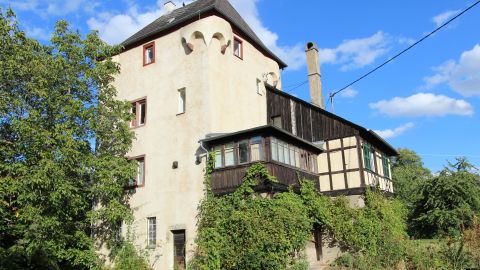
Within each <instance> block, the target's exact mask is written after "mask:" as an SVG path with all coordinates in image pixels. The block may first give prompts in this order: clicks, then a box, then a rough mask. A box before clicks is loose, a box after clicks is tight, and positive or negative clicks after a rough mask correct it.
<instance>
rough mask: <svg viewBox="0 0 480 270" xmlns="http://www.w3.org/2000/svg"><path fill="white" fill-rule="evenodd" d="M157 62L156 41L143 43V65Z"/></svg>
mask: <svg viewBox="0 0 480 270" xmlns="http://www.w3.org/2000/svg"><path fill="white" fill-rule="evenodd" d="M153 63H155V42H150V43H148V44H145V45H143V65H144V66H146V65H150V64H153Z"/></svg>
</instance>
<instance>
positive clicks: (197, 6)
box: [121, 0, 287, 68]
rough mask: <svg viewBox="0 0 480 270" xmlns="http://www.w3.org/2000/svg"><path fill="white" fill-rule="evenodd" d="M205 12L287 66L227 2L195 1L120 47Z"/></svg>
mask: <svg viewBox="0 0 480 270" xmlns="http://www.w3.org/2000/svg"><path fill="white" fill-rule="evenodd" d="M207 12H215V13H217V14H219V15H221V16H222V17H223V18H224V19H226V20H227V21H229V22H230V23H231V24H232V25H233V26H234V27H235V28H237V29H238V30H240V31H241V32H242V33H243V34H244V35H245V36H246V37H247V38H249V39H250V40H251V41H252V42H254V43H255V44H254V45H257V46H259V47H260V48H261V49H262V50H263V51H264V52H265V53H266V54H267V55H268V56H269V57H271V58H272V59H273V60H275V61H276V62H277V63H278V64H279V66H280V68H285V67H287V65H286V64H285V63H284V62H283V61H282V60H281V59H280V58H278V57H277V56H276V55H275V54H274V53H273V52H272V51H270V50H269V49H268V48H267V47H266V46H265V44H263V42H262V41H261V40H260V38H259V37H258V36H257V35H256V34H255V32H254V31H253V30H252V29H251V28H250V26H248V24H247V23H246V22H245V20H243V18H242V17H241V16H240V14H238V12H237V11H236V10H235V8H233V6H232V5H231V4H230V3H229V2H228V0H196V1H194V2H192V3H190V4H188V5H186V6H184V7H179V8H177V9H175V10H173V11H172V12H171V13H169V14H165V15H163V16H161V17H160V18H158V19H156V20H155V21H153V22H152V23H150V24H149V25H147V26H145V27H144V28H143V29H141V30H140V31H138V32H137V33H135V34H133V35H132V36H131V37H129V38H127V39H126V40H125V41H124V42H122V43H121V45H122V46H123V47H125V48H129V47H130V46H132V45H135V44H137V43H140V42H142V41H145V40H147V39H149V38H151V37H153V36H156V35H161V33H162V32H167V31H168V30H170V29H172V28H174V27H176V26H179V25H181V24H182V23H185V22H186V21H188V20H192V19H195V18H201V16H202V15H204V14H205V13H207Z"/></svg>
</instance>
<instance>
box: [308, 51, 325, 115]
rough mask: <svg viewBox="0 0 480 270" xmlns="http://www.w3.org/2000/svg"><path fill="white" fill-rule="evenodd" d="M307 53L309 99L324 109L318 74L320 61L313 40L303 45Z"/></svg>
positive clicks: (319, 75)
mask: <svg viewBox="0 0 480 270" xmlns="http://www.w3.org/2000/svg"><path fill="white" fill-rule="evenodd" d="M305 53H306V54H307V69H308V84H309V86H310V101H311V102H312V103H313V104H315V105H318V106H320V108H322V109H325V105H324V102H323V94H322V76H321V74H320V61H319V57H318V47H317V44H315V43H314V42H308V43H307V45H306V46H305Z"/></svg>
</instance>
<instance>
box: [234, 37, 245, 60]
mask: <svg viewBox="0 0 480 270" xmlns="http://www.w3.org/2000/svg"><path fill="white" fill-rule="evenodd" d="M233 55H235V56H236V57H238V58H240V59H243V41H242V40H241V39H239V38H237V37H234V38H233Z"/></svg>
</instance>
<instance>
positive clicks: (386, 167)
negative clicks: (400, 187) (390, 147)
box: [382, 155, 390, 178]
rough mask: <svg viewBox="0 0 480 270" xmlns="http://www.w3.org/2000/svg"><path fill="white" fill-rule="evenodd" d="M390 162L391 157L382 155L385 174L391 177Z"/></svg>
mask: <svg viewBox="0 0 480 270" xmlns="http://www.w3.org/2000/svg"><path fill="white" fill-rule="evenodd" d="M389 163H390V159H389V158H388V157H387V156H386V155H382V165H383V176H385V177H387V178H390V170H389V167H390V166H389Z"/></svg>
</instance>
